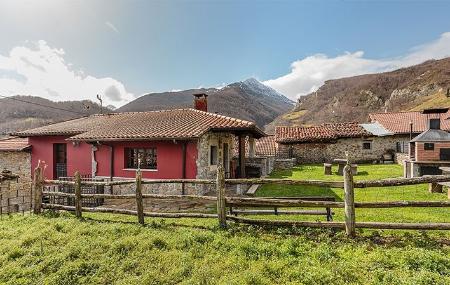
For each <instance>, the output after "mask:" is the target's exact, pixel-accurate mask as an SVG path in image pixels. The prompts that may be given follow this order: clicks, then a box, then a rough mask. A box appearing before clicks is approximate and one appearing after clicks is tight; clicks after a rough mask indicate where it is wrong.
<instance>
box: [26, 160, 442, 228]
mask: <svg viewBox="0 0 450 285" xmlns="http://www.w3.org/2000/svg"><path fill="white" fill-rule="evenodd" d="M33 181H34V189H35V191H34V194H35V203H34V213H35V214H39V213H40V212H41V209H43V208H44V209H56V210H68V211H74V212H75V215H76V216H77V217H79V218H81V217H82V213H83V212H104V213H118V214H128V215H135V216H137V218H138V222H139V223H140V224H144V217H162V218H217V219H218V222H219V225H220V227H223V228H225V227H226V226H227V220H230V221H234V222H239V223H246V224H254V225H268V226H301V227H316V228H317V227H318V228H340V229H345V231H346V233H347V235H348V236H350V237H354V236H355V229H356V228H369V229H405V230H407V229H409V230H450V223H387V222H356V216H355V209H356V208H403V207H450V201H392V202H355V199H354V189H355V188H367V187H388V186H403V185H416V184H424V183H439V182H448V181H450V176H444V175H438V176H426V177H420V178H395V179H383V180H374V181H358V182H354V181H353V176H352V173H351V169H350V166H349V165H347V166H346V167H345V168H344V181H338V182H336V181H333V182H331V181H319V180H288V179H225V176H224V171H223V168H222V167H218V170H217V177H216V179H215V180H208V179H158V180H143V179H142V175H141V172H140V171H139V170H138V171H137V172H136V179H135V180H134V181H133V180H126V181H109V182H97V181H82V179H81V177H80V174H79V173H78V172H77V173H75V177H74V179H73V181H60V180H44V179H43V176H42V169H41V168H39V167H38V168H36V170H35V176H34V180H33ZM155 183H191V184H210V185H215V186H216V194H217V195H216V196H197V195H163V194H143V193H142V185H144V184H155ZM47 184H52V185H72V186H73V187H74V188H75V193H62V192H48V191H44V186H45V185H47ZM238 184H281V185H316V186H325V187H334V188H343V189H344V201H343V202H336V201H319V200H317V201H311V200H309V199H304V200H302V199H301V198H300V199H289V198H288V199H286V198H279V199H277V198H275V199H273V198H248V197H226V196H225V188H226V185H238ZM83 185H102V186H114V185H134V186H135V194H123V195H115V194H83V193H81V187H82V186H83ZM44 196H59V197H73V198H74V199H75V205H74V206H67V205H58V204H51V203H42V201H43V200H42V199H43V197H44ZM83 198H101V199H130V198H131V199H135V200H136V210H130V209H113V208H107V207H82V199H83ZM143 199H154V200H157V199H182V200H203V201H209V202H215V203H217V212H216V213H215V214H213V213H193V212H191V213H188V212H182V213H168V212H145V211H144V206H143ZM227 207H269V208H274V207H275V208H278V207H282V208H284V207H302V208H303V207H307V208H326V209H330V208H343V209H344V217H345V219H344V222H332V221H324V222H321V221H284V220H268V219H252V218H245V217H240V216H233V215H232V213H227V210H226V209H227ZM297 213H298V214H302V213H306V214H308V213H307V212H302V211H298V212H297Z"/></svg>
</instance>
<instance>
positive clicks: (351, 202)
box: [344, 164, 356, 237]
mask: <svg viewBox="0 0 450 285" xmlns="http://www.w3.org/2000/svg"><path fill="white" fill-rule="evenodd" d="M344 211H345V232H346V234H347V236H349V237H355V234H356V232H355V192H354V184H353V174H352V170H351V167H350V165H349V164H347V165H346V166H345V167H344Z"/></svg>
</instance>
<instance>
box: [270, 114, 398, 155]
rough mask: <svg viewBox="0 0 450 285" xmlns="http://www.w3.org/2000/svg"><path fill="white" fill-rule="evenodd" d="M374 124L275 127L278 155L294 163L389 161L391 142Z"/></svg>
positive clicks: (389, 135)
mask: <svg viewBox="0 0 450 285" xmlns="http://www.w3.org/2000/svg"><path fill="white" fill-rule="evenodd" d="M390 137H391V133H390V132H389V131H387V130H386V129H384V128H383V127H382V126H381V125H379V124H378V123H369V124H358V123H354V122H349V123H330V124H322V125H318V126H311V127H277V128H276V135H275V141H276V142H277V143H278V156H279V157H284V158H295V159H296V161H297V163H321V162H332V161H333V160H334V159H339V158H346V157H347V155H348V158H349V159H350V161H352V162H374V161H380V162H385V161H392V160H393V152H394V149H395V141H393V140H392V139H391V138H390Z"/></svg>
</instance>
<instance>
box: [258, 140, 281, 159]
mask: <svg viewBox="0 0 450 285" xmlns="http://www.w3.org/2000/svg"><path fill="white" fill-rule="evenodd" d="M277 148H278V144H277V143H276V142H275V136H267V137H262V138H260V139H258V140H256V143H255V154H256V155H258V156H274V155H276V153H277Z"/></svg>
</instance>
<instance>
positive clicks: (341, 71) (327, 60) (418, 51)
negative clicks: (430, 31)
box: [264, 32, 450, 100]
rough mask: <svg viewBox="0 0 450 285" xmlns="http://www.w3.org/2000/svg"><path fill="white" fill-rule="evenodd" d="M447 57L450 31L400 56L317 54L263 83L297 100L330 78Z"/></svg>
mask: <svg viewBox="0 0 450 285" xmlns="http://www.w3.org/2000/svg"><path fill="white" fill-rule="evenodd" d="M447 56H450V32H447V33H444V34H442V35H441V36H440V37H439V39H437V40H435V41H433V42H430V43H427V44H424V45H421V46H418V47H415V48H413V49H411V50H410V52H408V53H407V54H406V55H404V56H400V57H397V58H387V59H368V58H364V52H362V51H356V52H353V53H350V52H347V53H345V54H342V55H338V56H336V57H328V56H326V55H324V54H315V55H312V56H309V57H306V58H304V59H301V60H297V61H295V62H293V63H292V64H291V71H290V72H289V73H288V74H286V75H284V76H281V77H278V78H275V79H271V80H267V81H265V82H264V83H265V84H267V85H269V86H270V87H272V88H274V89H276V90H277V91H278V92H281V93H283V94H284V95H286V96H287V97H289V98H290V99H293V100H296V99H297V98H298V97H299V96H302V95H306V94H308V93H310V92H314V91H316V90H317V89H318V88H319V87H320V86H322V85H323V83H324V82H325V81H326V80H329V79H337V78H342V77H348V76H355V75H360V74H366V73H377V72H384V71H390V70H394V69H398V68H401V67H406V66H411V65H414V64H419V63H422V62H424V61H426V60H429V59H441V58H444V57H447Z"/></svg>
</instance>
